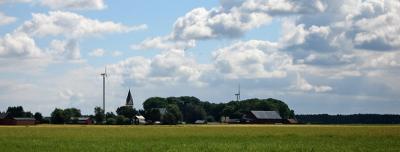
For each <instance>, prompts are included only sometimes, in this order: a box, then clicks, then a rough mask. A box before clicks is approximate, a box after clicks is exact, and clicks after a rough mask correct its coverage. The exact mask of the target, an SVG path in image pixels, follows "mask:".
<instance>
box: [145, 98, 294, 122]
mask: <svg viewBox="0 0 400 152" xmlns="http://www.w3.org/2000/svg"><path fill="white" fill-rule="evenodd" d="M143 109H144V116H145V117H146V118H147V119H148V120H149V121H152V122H154V121H162V122H163V123H166V124H176V123H179V122H185V123H194V122H195V121H196V120H205V121H209V122H212V121H220V118H221V117H222V116H227V117H229V118H234V119H241V118H243V116H244V115H246V114H248V113H249V112H250V111H251V110H266V111H277V112H279V114H280V115H281V117H282V118H284V119H287V118H294V111H293V110H291V109H289V107H288V105H287V104H286V103H284V102H283V101H280V100H277V99H272V98H269V99H257V98H254V99H247V100H242V101H230V102H227V103H210V102H208V101H200V100H199V99H198V98H196V97H189V96H182V97H168V98H161V97H152V98H149V99H147V100H146V101H144V103H143ZM162 111H165V114H163V115H161V112H162Z"/></svg>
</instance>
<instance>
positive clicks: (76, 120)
mask: <svg viewBox="0 0 400 152" xmlns="http://www.w3.org/2000/svg"><path fill="white" fill-rule="evenodd" d="M70 123H71V124H81V125H91V124H93V120H92V119H91V118H90V117H72V118H71V122H70Z"/></svg>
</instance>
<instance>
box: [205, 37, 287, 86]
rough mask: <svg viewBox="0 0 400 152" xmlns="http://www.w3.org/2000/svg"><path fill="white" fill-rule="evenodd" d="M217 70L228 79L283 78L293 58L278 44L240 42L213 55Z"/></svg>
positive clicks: (254, 41) (255, 41)
mask: <svg viewBox="0 0 400 152" xmlns="http://www.w3.org/2000/svg"><path fill="white" fill-rule="evenodd" d="M213 58H214V65H215V68H216V70H217V71H218V72H219V73H221V74H223V75H225V76H226V77H227V78H234V79H237V78H248V79H252V78H283V77H286V74H287V73H286V70H287V69H289V68H290V66H291V65H292V58H291V57H290V56H289V55H287V54H286V53H285V52H280V51H278V50H277V44H276V43H272V42H268V41H257V40H251V41H246V42H238V43H235V44H233V45H231V46H229V47H225V48H222V49H219V50H217V51H215V52H214V53H213Z"/></svg>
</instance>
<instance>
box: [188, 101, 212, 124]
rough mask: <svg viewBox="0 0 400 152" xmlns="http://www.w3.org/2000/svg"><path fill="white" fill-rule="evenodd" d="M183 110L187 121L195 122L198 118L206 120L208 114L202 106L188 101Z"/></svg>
mask: <svg viewBox="0 0 400 152" xmlns="http://www.w3.org/2000/svg"><path fill="white" fill-rule="evenodd" d="M183 111H184V114H183V118H184V121H185V122H187V123H194V122H195V121H196V120H205V118H206V115H207V114H206V111H205V110H204V108H203V107H202V106H200V105H195V104H193V103H186V104H185V106H184V110H183Z"/></svg>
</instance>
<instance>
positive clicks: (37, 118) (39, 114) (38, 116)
mask: <svg viewBox="0 0 400 152" xmlns="http://www.w3.org/2000/svg"><path fill="white" fill-rule="evenodd" d="M33 117H34V118H35V119H36V121H39V122H42V121H43V116H42V114H41V113H40V112H35V115H34V116H33Z"/></svg>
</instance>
